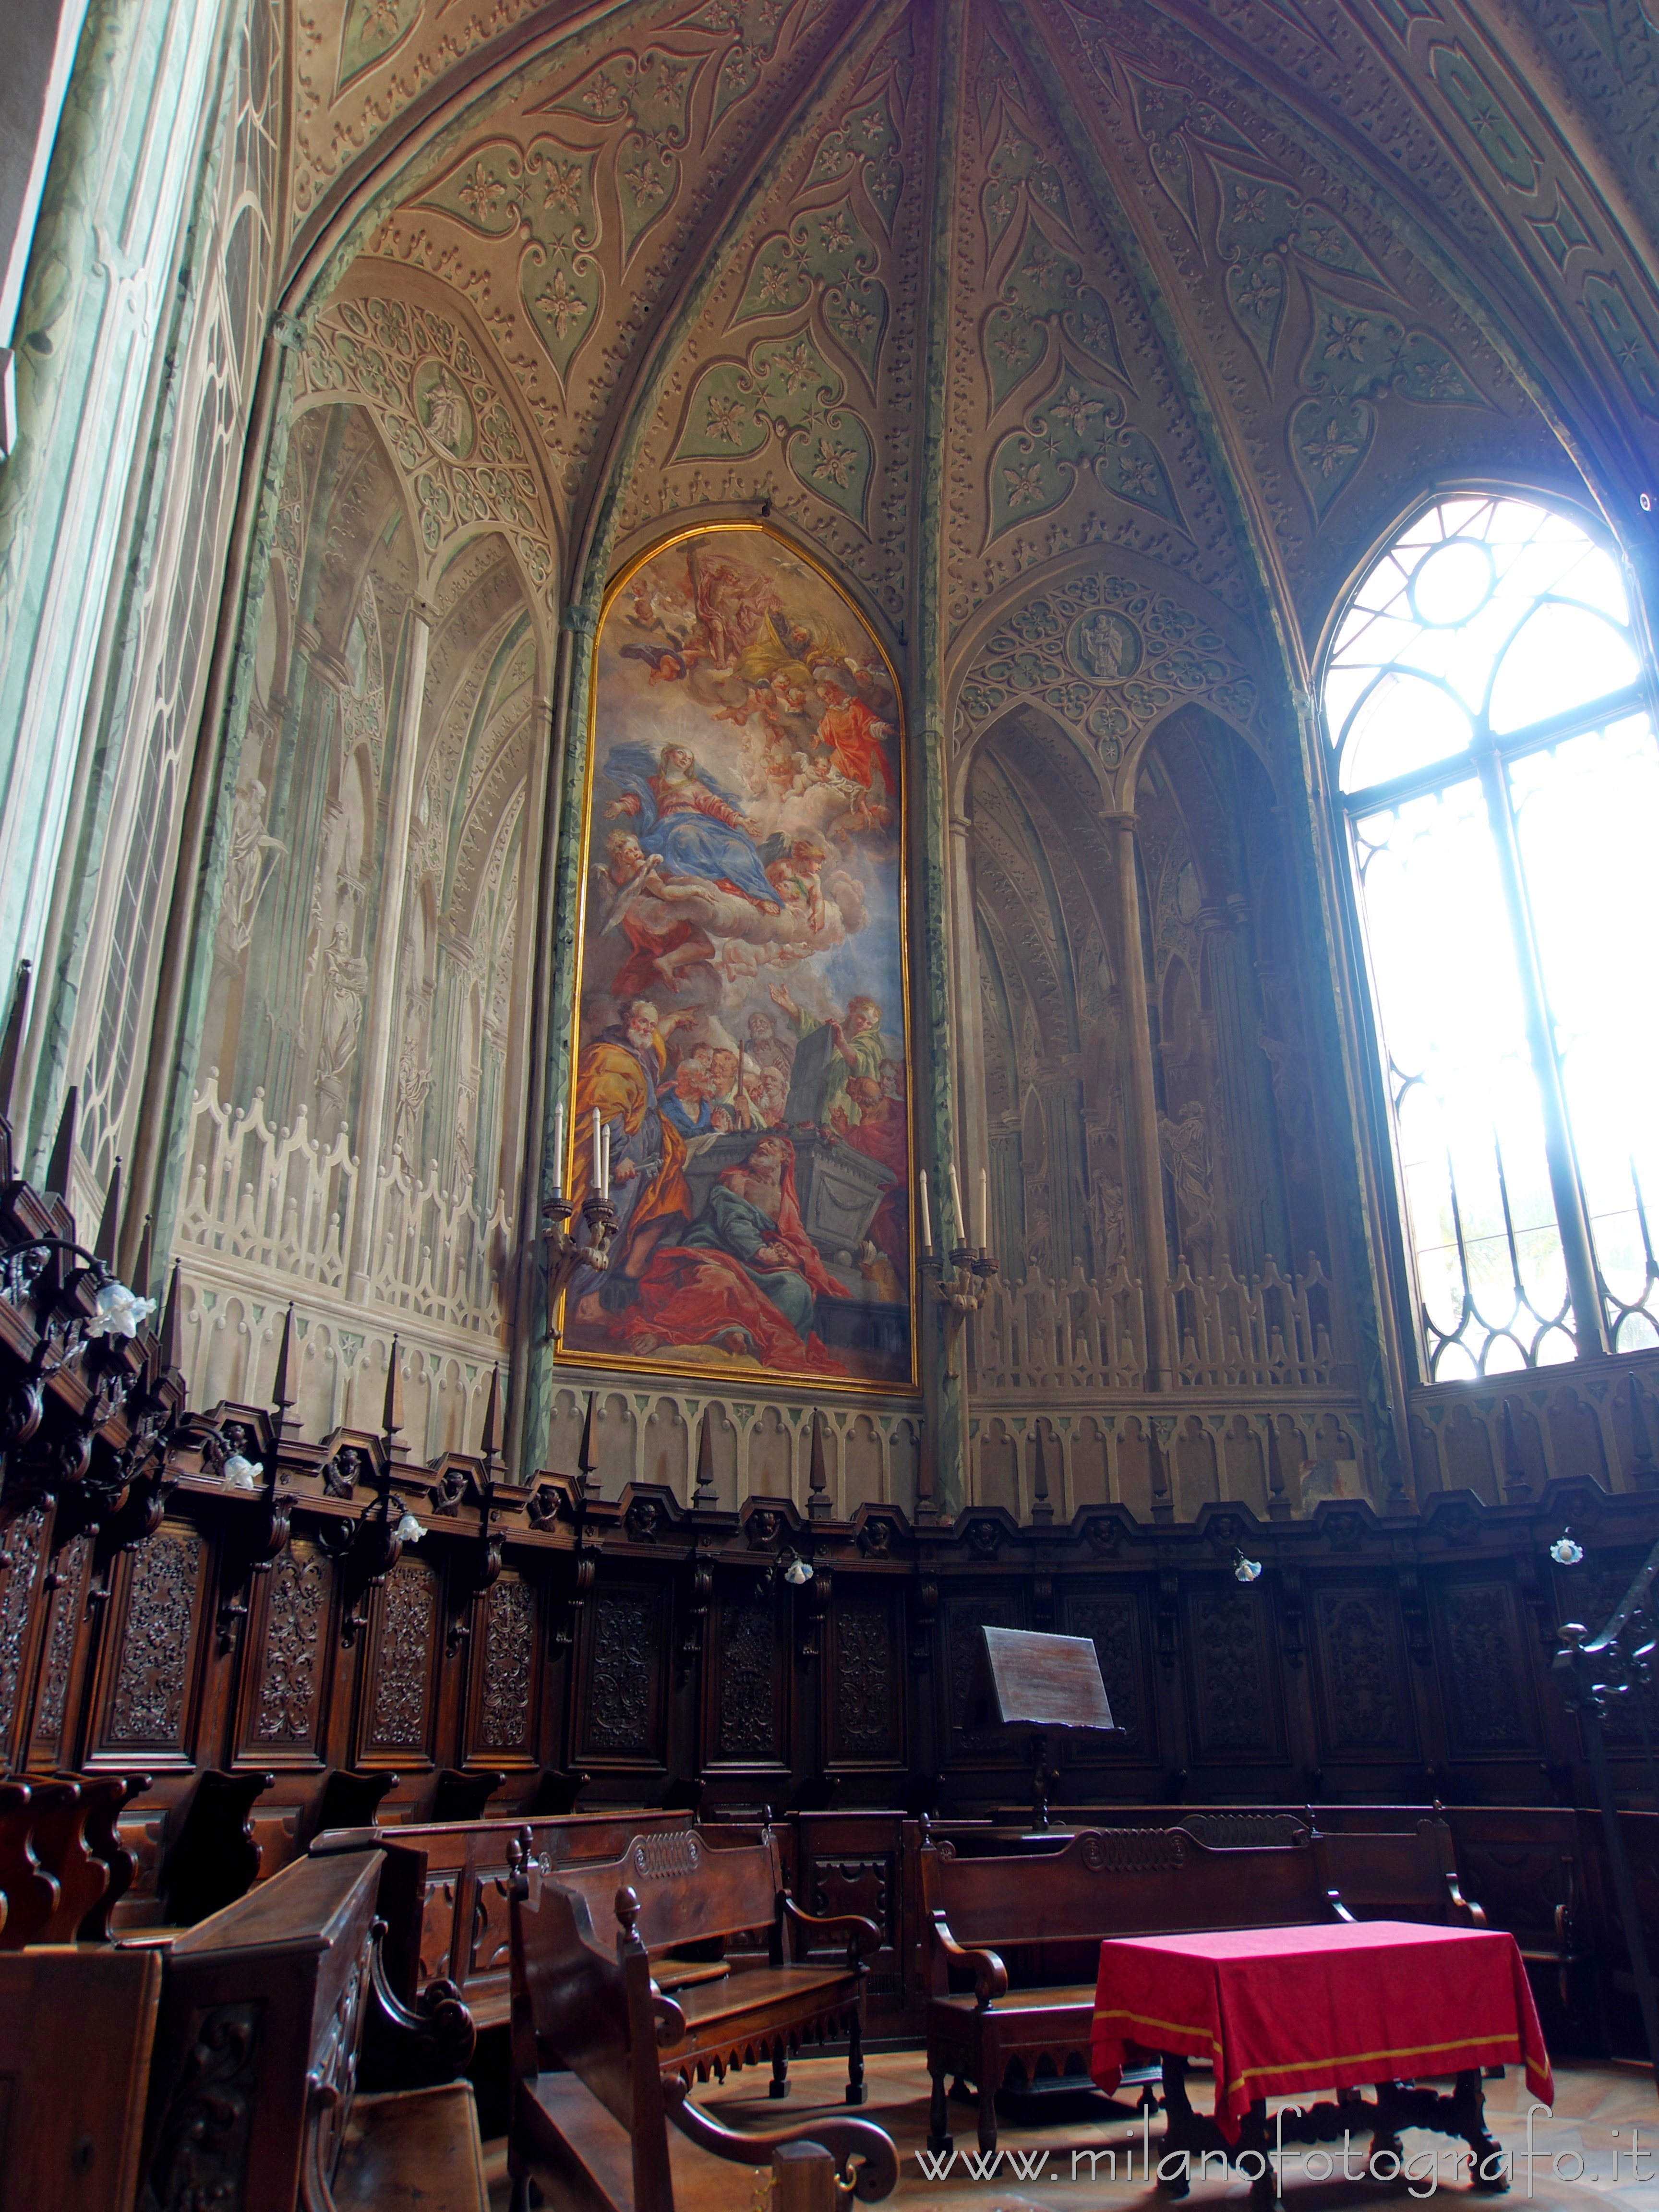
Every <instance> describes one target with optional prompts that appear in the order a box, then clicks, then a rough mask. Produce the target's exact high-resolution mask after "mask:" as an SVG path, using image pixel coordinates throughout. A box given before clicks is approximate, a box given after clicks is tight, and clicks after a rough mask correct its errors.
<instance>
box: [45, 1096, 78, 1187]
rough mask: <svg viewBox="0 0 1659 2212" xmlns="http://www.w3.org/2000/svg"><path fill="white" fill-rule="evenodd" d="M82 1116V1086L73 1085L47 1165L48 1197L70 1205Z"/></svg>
mask: <svg viewBox="0 0 1659 2212" xmlns="http://www.w3.org/2000/svg"><path fill="white" fill-rule="evenodd" d="M80 1115H81V1086H80V1085H79V1084H77V1083H71V1084H70V1087H69V1091H68V1093H67V1095H66V1096H65V1097H64V1111H63V1114H62V1115H61V1117H60V1118H59V1121H58V1140H57V1142H56V1143H55V1144H54V1145H53V1146H52V1158H51V1159H50V1160H49V1161H48V1163H47V1164H46V1195H47V1197H48V1198H61V1199H62V1200H63V1201H64V1204H65V1205H66V1206H67V1205H68V1203H69V1190H70V1165H71V1164H72V1163H73V1161H74V1158H75V1130H76V1122H77V1121H79V1119H80Z"/></svg>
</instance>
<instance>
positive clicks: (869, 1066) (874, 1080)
mask: <svg viewBox="0 0 1659 2212" xmlns="http://www.w3.org/2000/svg"><path fill="white" fill-rule="evenodd" d="M771 997H772V1002H773V1004H774V1005H775V1006H781V1008H782V1009H783V1011H784V1012H785V1013H786V1014H787V1015H788V1017H789V1018H790V1020H791V1021H792V1022H793V1024H795V1029H796V1032H797V1034H798V1035H799V1037H800V1039H801V1042H803V1043H805V1041H806V1040H807V1038H808V1037H811V1036H816V1035H817V1033H818V1032H819V1031H820V1030H823V1031H826V1032H827V1042H828V1043H829V1052H828V1053H827V1054H826V1055H825V1058H824V1066H823V1097H822V1098H821V1100H820V1101H819V1103H818V1106H817V1112H816V1114H815V1115H814V1116H813V1118H814V1120H816V1121H819V1122H821V1123H822V1124H823V1127H824V1128H825V1129H826V1130H834V1131H835V1132H836V1134H837V1135H839V1134H840V1133H842V1131H843V1130H844V1129H846V1128H848V1127H857V1125H858V1123H859V1121H860V1119H861V1118H862V1111H863V1109H861V1107H860V1104H859V1103H858V1100H857V1098H855V1097H853V1095H852V1094H851V1093H850V1092H849V1091H848V1083H849V1081H850V1080H851V1079H852V1078H853V1077H854V1076H855V1075H860V1076H862V1077H863V1078H864V1079H865V1080H866V1082H867V1083H869V1084H870V1085H872V1087H873V1090H874V1092H875V1095H876V1097H880V1095H881V1066H882V1061H883V1060H884V1058H885V1056H886V1055H885V1054H884V1052H883V1051H882V1046H881V1008H880V1006H879V1005H878V1003H877V1001H876V1000H874V999H866V998H865V997H863V996H860V997H857V998H852V999H849V1000H848V1001H847V1012H846V1015H845V1016H844V1018H842V1019H841V1020H839V1021H837V1020H836V1019H835V1018H834V1017H833V1016H832V1017H831V1018H830V1019H829V1020H828V1021H823V1022H820V1021H816V1020H814V1018H812V1016H811V1014H804V1013H803V1012H801V1010H800V1008H799V1006H797V1005H796V1004H795V1002H794V1000H793V999H792V998H791V997H790V995H789V994H788V992H787V991H786V990H785V988H784V987H783V985H782V984H781V983H774V984H773V986H772V990H771Z"/></svg>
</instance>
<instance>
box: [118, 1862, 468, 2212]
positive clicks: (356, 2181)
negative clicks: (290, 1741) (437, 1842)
mask: <svg viewBox="0 0 1659 2212" xmlns="http://www.w3.org/2000/svg"><path fill="white" fill-rule="evenodd" d="M380 1869H381V1861H380V1853H379V1852H377V1851H363V1852H359V1853H357V1854H356V1855H354V1856H345V1855H342V1856H339V1857H330V1858H323V1859H298V1860H295V1862H294V1863H293V1864H292V1865H290V1866H289V1867H286V1868H284V1869H283V1871H282V1872H281V1873H280V1874H278V1875H274V1876H273V1877H272V1879H271V1880H270V1881H268V1882H265V1883H264V1884H262V1885H261V1887H259V1888H258V1889H256V1890H254V1891H252V1893H250V1894H249V1895H248V1896H246V1897H244V1898H242V1899H239V1900H238V1901H237V1902H235V1903H234V1904H232V1905H228V1906H226V1907H225V1909H224V1910H223V1911H220V1912H218V1913H216V1914H215V1915H214V1916H213V1917H212V1918H210V1919H208V1920H204V1921H202V1922H201V1923H198V1924H197V1926H196V1927H194V1928H191V1929H188V1930H186V1931H185V1933H183V1934H181V1935H180V1936H179V1937H178V1938H177V1939H176V1941H175V1942H173V1946H172V1948H171V1949H170V1950H169V1951H168V1952H167V1954H166V1958H165V1978H164V1982H163V1988H162V1996H161V2016H160V2021H159V2024H158V2027H157V2032H156V2038H155V2062H154V2064H153V2067H152V2069H151V2078H150V2094H149V2110H148V2115H147V2119H146V2125H145V2154H144V2166H145V2172H146V2176H147V2179H148V2183H149V2192H150V2200H152V2201H154V2202H155V2203H157V2204H160V2205H195V2204H201V2205H207V2204H218V2203H226V2204H234V2205H235V2206H237V2207H238V2212H295V2202H296V2186H297V2191H298V2196H297V2201H298V2203H299V2205H300V2207H301V2212H392V2208H394V2207H399V2206H412V2205H415V2204H416V2203H418V2204H419V2205H421V2206H422V2212H487V2208H488V2203H489V2197H488V2193H487V2191H486V2188H485V2183H484V2174H483V2154H482V2149H481V2146H480V2143H479V2139H478V2125H477V2113H476V2112H475V2110H474V2108H473V2102H472V2091H471V2086H470V2084H468V2083H466V2082H465V2081H455V2080H454V2079H453V2075H456V2074H458V2073H459V2071H460V2070H461V2069H462V2068H464V2067H465V2065H466V2064H467V2063H468V2062H469V2060H470V2059H471V2055H472V2049H473V2034H472V2025H471V2021H470V2019H468V2017H467V2015H466V2014H465V2008H463V2007H462V2006H460V2005H459V2002H455V2001H454V2000H453V1998H452V1999H449V2000H447V2001H446V2000H445V1999H443V1998H439V1999H436V2000H435V2001H434V2002H432V2003H431V2004H429V2005H428V2006H426V2007H425V2008H423V2009H422V2010H420V2011H418V2012H417V2011H411V2010H410V2008H407V2007H404V2005H402V2004H401V2003H400V2002H399V2001H398V1999H397V1997H396V1996H394V1995H393V1993H392V1990H391V1989H390V1988H389V1986H388V1985H387V1983H386V1977H385V1973H384V1972H383V1970H382V1967H381V1964H380V1926H379V1923H378V1922H377V1921H376V1918H375V1914H374V1901H375V1893H376V1890H377V1888H378V1886H379V1882H380ZM141 1955H142V1954H141ZM377 2014H378V2015H380V2019H381V2021H382V2025H383V2027H385V2029H386V2032H387V2033H393V2034H397V2035H398V2036H401V2037H402V2038H404V2039H405V2040H406V2041H407V2043H408V2045H410V2051H411V2053H412V2064H413V2066H414V2067H415V2068H416V2069H418V2072H417V2078H419V2075H420V2074H422V2073H423V2074H426V2075H434V2074H435V2075H439V2076H441V2077H443V2078H441V2079H439V2080H437V2081H432V2082H430V2083H429V2085H428V2086H427V2087H418V2088H411V2089H404V2090H394V2091H390V2092H388V2093H384V2094H380V2095H362V2094H359V2093H357V2090H356V2082H357V2075H358V2068H359V2062H360V2056H361V2053H362V2047H363V2037H364V2030H365V2026H366V2023H367V2021H368V2020H369V2019H370V2018H371V2017H373V2016H374V2015H377Z"/></svg>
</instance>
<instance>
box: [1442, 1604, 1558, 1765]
mask: <svg viewBox="0 0 1659 2212" xmlns="http://www.w3.org/2000/svg"><path fill="white" fill-rule="evenodd" d="M1434 1615H1435V1631H1436V1639H1437V1644H1438V1646H1439V1659H1440V1685H1441V1694H1442V1696H1443V1699H1445V1705H1446V1726H1447V1735H1448V1739H1449V1743H1450V1747H1451V1752H1452V1756H1453V1757H1454V1758H1455V1759H1490V1758H1494V1757H1499V1758H1501V1757H1503V1756H1504V1754H1506V1753H1507V1754H1509V1755H1510V1756H1511V1757H1513V1756H1516V1755H1522V1756H1524V1755H1525V1754H1526V1753H1528V1752H1530V1751H1532V1750H1533V1749H1534V1747H1535V1744H1536V1729H1537V1723H1536V1721H1535V1718H1534V1713H1533V1707H1532V1696H1531V1692H1530V1689H1529V1687H1528V1681H1527V1654H1526V1647H1525V1645H1524V1644H1523V1643H1522V1630H1521V1625H1520V1622H1519V1620H1517V1619H1516V1602H1515V1593H1514V1591H1513V1590H1512V1589H1510V1585H1509V1584H1508V1583H1498V1582H1490V1583H1475V1582H1468V1583H1441V1584H1440V1586H1439V1588H1438V1589H1437V1590H1436V1592H1435V1595H1434Z"/></svg>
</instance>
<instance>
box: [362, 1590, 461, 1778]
mask: <svg viewBox="0 0 1659 2212" xmlns="http://www.w3.org/2000/svg"><path fill="white" fill-rule="evenodd" d="M442 1601H443V1590H442V1586H441V1576H440V1573H439V1571H438V1569H437V1568H436V1567H435V1565H431V1564H430V1563H428V1561H427V1560H425V1559H409V1558H404V1559H400V1560H399V1561H398V1565H396V1566H395V1567H393V1569H392V1572H391V1573H390V1574H389V1575H388V1576H387V1577H386V1581H385V1582H384V1583H383V1584H382V1585H381V1587H380V1589H379V1591H377V1593H376V1594H375V1598H374V1607H373V1613H372V1617H371V1626H370V1632H369V1638H368V1653H367V1656H366V1659H365V1662H364V1667H363V1676H362V1685H361V1692H360V1697H359V1713H358V1727H357V1758H356V1764H357V1765H359V1766H360V1767H365V1768H370V1769H372V1768H374V1767H377V1766H379V1767H386V1766H395V1767H397V1768H398V1770H399V1771H402V1770H403V1769H404V1767H407V1766H409V1765H425V1766H430V1765H434V1764H435V1757H434V1745H433V1727H432V1722H433V1693H434V1682H435V1674H436V1670H437V1657H438V1650H439V1646H440V1642H441V1630H442V1622H443V1603H442Z"/></svg>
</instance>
